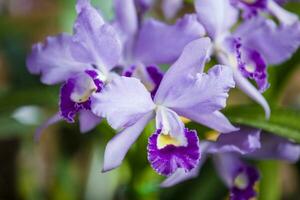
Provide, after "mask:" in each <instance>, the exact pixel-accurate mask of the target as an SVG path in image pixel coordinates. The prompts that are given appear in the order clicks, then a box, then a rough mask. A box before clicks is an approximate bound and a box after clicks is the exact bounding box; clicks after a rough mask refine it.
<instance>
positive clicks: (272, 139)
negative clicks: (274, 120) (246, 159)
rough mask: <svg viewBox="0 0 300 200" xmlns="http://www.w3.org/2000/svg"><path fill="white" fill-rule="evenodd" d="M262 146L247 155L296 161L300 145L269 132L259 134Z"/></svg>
mask: <svg viewBox="0 0 300 200" xmlns="http://www.w3.org/2000/svg"><path fill="white" fill-rule="evenodd" d="M261 144H262V147H261V148H260V149H257V150H256V151H254V152H252V153H251V154H250V155H249V156H250V157H252V158H255V159H277V160H285V161H288V162H297V161H298V160H299V158H300V145H299V144H296V143H294V142H292V141H289V140H287V139H285V138H283V137H280V136H276V135H273V134H271V133H263V134H262V135H261Z"/></svg>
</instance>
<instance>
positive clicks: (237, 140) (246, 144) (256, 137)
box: [207, 127, 261, 154]
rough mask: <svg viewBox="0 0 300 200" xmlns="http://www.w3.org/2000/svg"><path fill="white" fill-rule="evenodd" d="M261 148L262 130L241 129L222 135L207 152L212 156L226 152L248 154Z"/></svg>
mask: <svg viewBox="0 0 300 200" xmlns="http://www.w3.org/2000/svg"><path fill="white" fill-rule="evenodd" d="M260 147H261V143H260V130H259V129H255V128H247V127H241V129H240V130H239V131H235V132H231V133H226V134H221V135H220V136H219V137H218V139H217V141H216V142H215V143H214V145H211V147H210V148H209V149H208V150H207V151H208V152H209V153H212V154H213V153H226V152H236V153H239V154H248V153H251V152H253V151H255V150H257V149H259V148H260Z"/></svg>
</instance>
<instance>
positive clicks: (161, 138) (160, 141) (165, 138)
mask: <svg viewBox="0 0 300 200" xmlns="http://www.w3.org/2000/svg"><path fill="white" fill-rule="evenodd" d="M167 145H174V146H177V147H178V146H181V144H180V142H179V141H178V140H176V139H175V138H172V137H171V136H170V135H169V134H168V135H165V134H159V135H158V137H157V148H158V149H162V148H164V147H166V146H167Z"/></svg>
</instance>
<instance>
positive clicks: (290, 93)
mask: <svg viewBox="0 0 300 200" xmlns="http://www.w3.org/2000/svg"><path fill="white" fill-rule="evenodd" d="M93 2H94V5H95V6H96V7H98V8H101V11H102V14H103V15H104V16H105V18H106V19H108V20H111V19H112V18H113V9H112V2H111V0H95V1H93ZM189 2H191V1H187V2H186V3H185V9H186V10H188V11H191V10H192V5H191V4H190V3H189ZM74 5H75V0H0V200H2V199H3V200H11V199H26V200H27V199H30V200H31V199H57V200H60V199H62V200H68V199H90V200H93V199H100V200H102V199H103V200H106V199H108V200H109V199H128V200H132V199H133V200H134V199H147V200H155V199H167V200H168V199H170V200H171V199H185V200H189V199H190V200H193V199H195V200H196V199H197V200H219V199H228V191H227V189H226V188H225V186H224V185H223V183H222V182H221V180H220V179H219V177H218V176H217V175H216V172H215V170H214V167H213V165H212V163H211V162H210V161H208V162H206V164H205V165H204V167H203V169H202V171H201V173H200V176H199V177H198V178H196V179H193V180H190V181H187V182H185V183H182V184H179V185H178V186H175V187H173V188H169V189H160V188H159V183H160V182H161V181H162V180H163V177H161V176H159V175H157V174H156V173H155V172H154V171H153V170H152V169H151V168H150V166H149V164H148V162H147V153H146V143H147V138H148V136H149V135H150V134H151V133H152V132H153V130H154V129H153V124H149V125H148V127H147V128H146V129H145V131H144V132H145V133H144V134H142V136H141V137H140V138H139V139H138V142H137V143H136V144H135V145H134V147H133V148H132V149H131V150H130V152H129V154H128V156H127V159H126V160H125V162H124V164H123V165H122V166H121V167H120V168H118V169H116V170H114V171H111V172H109V173H105V174H103V173H101V166H102V160H103V150H104V147H105V144H106V143H107V141H108V140H109V139H110V138H111V137H112V136H113V135H114V134H115V133H114V131H113V130H112V129H111V128H110V127H109V126H108V125H107V124H106V123H105V122H103V123H101V124H100V125H99V126H98V127H97V128H96V129H95V130H93V131H92V132H90V133H87V134H84V135H83V134H80V133H79V128H78V125H77V124H67V123H65V122H60V123H58V124H56V125H53V126H51V127H49V128H48V129H47V130H45V133H44V135H43V137H42V139H41V140H40V142H38V143H36V142H34V140H33V133H34V131H35V128H36V127H37V126H38V125H40V124H41V123H42V122H43V121H44V120H46V119H47V118H48V117H50V116H51V115H53V114H54V113H55V112H56V111H57V102H58V93H59V86H56V87H55V86H54V87H53V86H51V87H50V86H45V85H42V84H41V83H40V82H39V77H37V76H32V75H30V74H29V73H28V72H27V70H26V65H25V59H26V55H27V54H28V53H29V52H30V48H31V45H32V44H33V43H36V42H38V41H43V40H44V39H45V38H46V36H48V35H55V34H57V33H59V32H70V33H71V32H72V24H73V22H74V20H75V17H76V13H75V9H74ZM287 8H288V9H289V10H292V11H293V12H296V13H298V14H299V12H300V6H299V4H298V3H289V4H288V5H287ZM151 14H153V15H154V16H156V17H161V11H160V9H159V8H157V7H155V8H154V10H152V11H151ZM287 39H288V38H287ZM299 59H300V53H299V51H298V52H297V53H296V54H295V55H294V56H293V57H292V58H291V59H290V60H289V61H287V62H286V63H284V64H283V65H282V66H278V67H274V68H270V70H269V73H270V77H271V80H270V81H271V88H270V89H269V90H268V92H267V93H266V94H265V96H266V98H267V99H268V100H269V102H270V104H271V105H272V107H274V109H275V110H276V111H275V114H274V116H272V118H271V121H270V122H265V121H264V119H263V112H262V110H261V109H260V108H259V107H257V106H253V105H252V102H251V101H250V100H249V99H248V98H247V97H246V96H245V95H244V94H242V93H241V92H239V91H238V90H233V91H232V92H231V95H230V99H229V105H230V106H229V108H228V109H227V110H226V112H227V114H228V116H229V117H230V118H231V120H233V122H238V123H242V124H248V125H252V126H257V127H259V128H263V129H265V130H267V131H271V130H275V131H274V132H276V134H279V135H282V136H286V137H289V136H291V138H292V139H295V140H296V141H298V142H299V141H300V140H299V138H300V125H299V124H300V114H299V112H300V84H299V83H300V61H299ZM243 109H244V110H243ZM291 113H292V114H291ZM291 115H293V117H291ZM258 122H259V123H258ZM188 126H190V127H191V128H195V129H197V130H198V133H199V136H200V137H201V138H205V137H206V136H207V131H208V130H207V129H205V128H204V127H201V126H199V125H196V124H193V123H190V124H188ZM274 127H279V128H278V129H276V128H274ZM255 164H257V166H258V167H259V168H260V169H261V172H262V180H261V181H260V183H259V187H258V190H259V192H260V194H261V195H260V196H259V197H258V198H259V199H263V200H280V199H286V200H299V199H300V163H299V162H298V163H296V164H294V165H291V164H287V163H284V162H279V161H263V162H255Z"/></svg>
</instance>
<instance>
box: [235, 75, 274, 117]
mask: <svg viewBox="0 0 300 200" xmlns="http://www.w3.org/2000/svg"><path fill="white" fill-rule="evenodd" d="M233 76H234V80H235V82H236V84H237V86H238V87H239V88H240V89H241V90H242V91H244V92H245V93H246V94H247V95H248V96H249V97H250V98H251V99H253V100H254V101H256V102H257V103H259V104H260V105H261V106H262V107H263V109H264V110H265V115H266V118H267V119H269V118H270V114H271V110H270V106H269V104H268V102H267V101H266V100H265V98H264V97H263V96H262V94H261V93H260V92H259V91H258V90H257V89H256V88H255V87H254V86H253V85H252V84H251V83H250V82H249V81H248V80H247V79H246V78H244V77H243V75H242V74H241V73H240V72H239V71H237V70H235V71H234V73H233Z"/></svg>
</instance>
